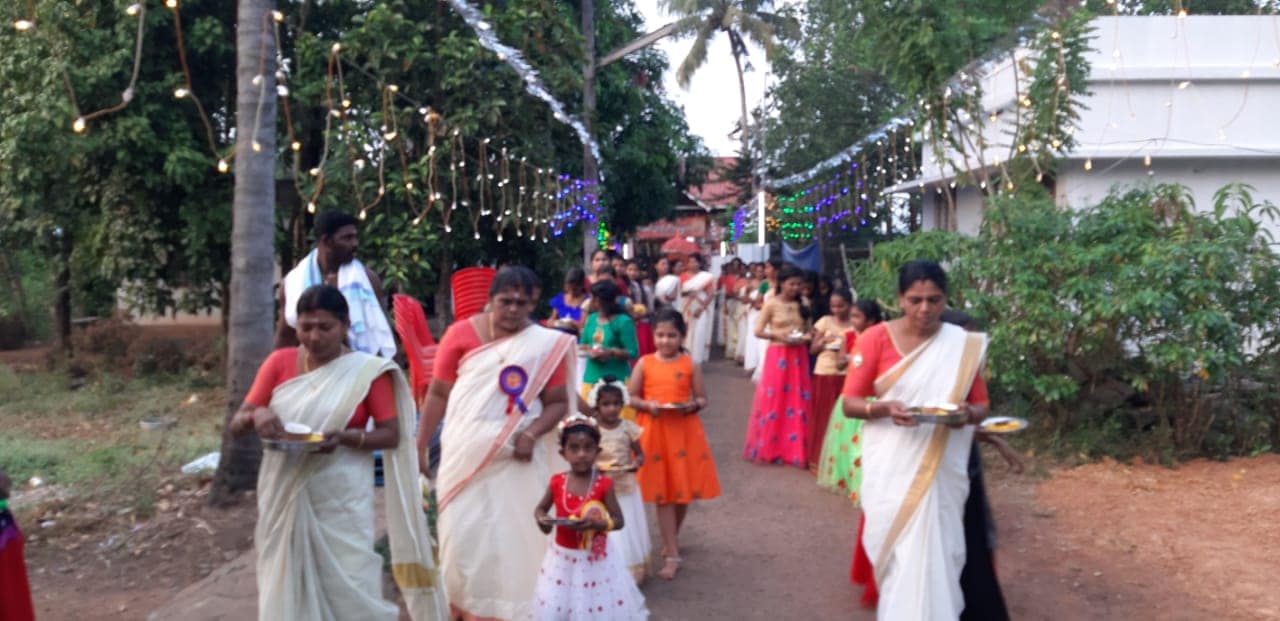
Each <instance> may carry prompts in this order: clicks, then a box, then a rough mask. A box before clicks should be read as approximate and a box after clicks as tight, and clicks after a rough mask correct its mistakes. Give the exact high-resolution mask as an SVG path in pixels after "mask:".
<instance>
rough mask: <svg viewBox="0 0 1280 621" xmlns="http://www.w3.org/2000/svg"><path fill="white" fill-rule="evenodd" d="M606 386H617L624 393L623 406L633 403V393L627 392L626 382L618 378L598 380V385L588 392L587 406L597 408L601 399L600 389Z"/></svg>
mask: <svg viewBox="0 0 1280 621" xmlns="http://www.w3.org/2000/svg"><path fill="white" fill-rule="evenodd" d="M606 386H612V387H614V388H617V389H618V391H619V392H621V393H622V407H624V408H625V407H627V406H628V405H631V395H629V394H627V385H626V384H623V383H622V382H620V381H618V380H613V381H607V380H602V381H599V382H596V385H595V386H592V387H591V390H590V391H588V392H587V406H589V407H590V408H591V409H593V410H594V409H596V403H597V402H598V401H599V400H600V390H601V389H602V388H604V387H606Z"/></svg>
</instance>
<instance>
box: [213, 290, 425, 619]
mask: <svg viewBox="0 0 1280 621" xmlns="http://www.w3.org/2000/svg"><path fill="white" fill-rule="evenodd" d="M297 310H298V326H297V327H298V329H297V335H298V340H299V342H300V343H301V347H298V348H284V349H280V350H277V351H276V352H274V353H273V354H272V355H271V357H269V358H268V359H267V360H266V362H264V363H263V365H262V368H261V369H260V370H259V372H258V376H257V378H256V379H255V380H254V386H253V388H252V389H251V390H250V392H249V395H248V396H247V397H246V399H245V403H244V406H242V408H241V409H240V411H239V412H237V413H236V415H235V416H234V417H233V418H232V420H231V422H230V424H229V426H230V431H231V433H233V434H236V435H243V434H245V433H248V432H249V431H250V430H251V429H256V430H257V432H258V434H259V435H260V436H262V438H263V439H264V440H268V441H270V440H278V439H281V438H287V437H288V436H286V435H285V434H286V432H288V433H290V434H298V433H305V434H311V433H315V434H321V435H322V436H323V442H322V443H321V444H320V446H319V450H318V451H317V452H292V451H279V450H268V451H265V452H264V454H263V457H262V464H261V466H260V468H259V474H258V522H257V526H256V528H255V530H254V543H255V546H256V547H257V550H258V564H257V577H258V618H260V619H263V620H276V619H299V620H308V621H309V620H317V621H329V620H334V621H337V620H340V619H386V620H389V621H393V620H395V619H397V618H399V615H400V610H399V607H398V606H397V605H396V604H395V603H393V602H391V601H387V600H386V599H384V598H383V597H382V557H381V556H379V555H378V553H377V552H375V551H374V549H373V541H374V498H373V454H372V451H373V450H375V449H381V450H382V455H383V465H384V472H385V481H386V483H385V488H384V490H385V500H386V518H387V534H388V537H389V540H390V545H391V563H392V574H393V576H394V578H395V581H396V584H397V585H399V587H400V591H401V593H402V594H403V596H404V600H405V605H406V607H407V609H408V612H409V615H410V617H411V618H412V619H414V621H426V620H431V621H435V620H437V619H444V618H445V612H446V608H447V606H446V604H445V600H444V592H443V590H442V589H440V588H438V585H437V575H436V569H435V563H434V561H433V555H432V544H431V538H430V534H429V533H428V531H427V525H426V519H425V516H424V515H423V513H422V504H421V501H422V493H421V488H420V486H419V483H418V455H417V452H416V451H414V447H413V444H412V440H411V438H412V437H413V434H414V431H413V416H414V412H413V409H414V408H413V397H412V396H411V395H410V393H409V386H408V384H407V383H406V382H405V379H404V376H403V375H402V374H401V372H400V369H399V368H398V367H397V366H396V365H395V364H394V363H392V362H390V361H388V360H384V359H382V358H378V357H376V356H373V355H370V354H365V353H362V352H358V351H351V350H350V349H348V348H347V347H346V345H345V339H346V336H347V330H348V323H349V319H348V309H347V303H346V299H345V298H344V297H343V295H342V292H340V291H339V290H338V289H336V288H334V287H331V286H328V285H317V286H314V287H311V288H310V289H308V290H307V291H305V292H303V294H302V295H301V296H300V297H299V298H298V302H297ZM371 420H372V423H373V427H372V430H370V429H369V428H368V427H369V422H370V421H371Z"/></svg>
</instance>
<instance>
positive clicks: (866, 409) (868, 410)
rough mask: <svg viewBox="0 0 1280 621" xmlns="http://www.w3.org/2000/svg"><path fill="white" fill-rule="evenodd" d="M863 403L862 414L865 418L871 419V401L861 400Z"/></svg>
mask: <svg viewBox="0 0 1280 621" xmlns="http://www.w3.org/2000/svg"><path fill="white" fill-rule="evenodd" d="M863 403H865V404H866V406H865V407H864V408H863V410H862V414H863V416H866V417H867V420H871V402H870V401H863Z"/></svg>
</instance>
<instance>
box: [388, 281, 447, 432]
mask: <svg viewBox="0 0 1280 621" xmlns="http://www.w3.org/2000/svg"><path fill="white" fill-rule="evenodd" d="M391 305H392V308H393V309H394V313H395V320H396V333H397V334H399V335H400V343H401V344H403V345H404V353H405V357H406V358H408V359H409V385H410V387H411V388H412V389H413V400H414V403H417V404H418V409H419V410H421V409H422V403H423V401H424V400H425V399H426V398H427V386H429V385H430V384H431V376H432V374H433V372H434V370H435V369H434V367H435V360H436V347H437V345H436V339H435V337H433V336H431V329H430V328H429V327H428V326H427V315H426V313H424V312H422V304H420V303H419V302H418V300H416V299H414V298H412V297H410V296H407V295H403V294H399V293H397V294H395V295H393V296H391Z"/></svg>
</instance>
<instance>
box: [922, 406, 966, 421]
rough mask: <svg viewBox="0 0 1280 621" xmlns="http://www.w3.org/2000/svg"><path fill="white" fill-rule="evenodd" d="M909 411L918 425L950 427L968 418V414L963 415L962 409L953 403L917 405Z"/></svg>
mask: <svg viewBox="0 0 1280 621" xmlns="http://www.w3.org/2000/svg"><path fill="white" fill-rule="evenodd" d="M910 410H911V413H912V414H913V415H914V418H915V419H916V422H918V423H932V424H935V425H951V424H954V423H963V422H964V421H965V419H966V418H968V414H966V413H965V411H964V409H963V408H961V407H960V406H959V405H956V404H954V403H931V404H926V405H918V406H915V407H913V408H910Z"/></svg>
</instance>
